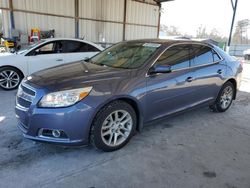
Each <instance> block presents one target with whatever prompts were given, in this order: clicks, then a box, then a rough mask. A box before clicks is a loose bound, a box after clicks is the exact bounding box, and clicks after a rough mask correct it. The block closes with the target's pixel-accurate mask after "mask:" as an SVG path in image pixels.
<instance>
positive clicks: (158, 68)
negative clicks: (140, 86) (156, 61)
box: [149, 65, 171, 74]
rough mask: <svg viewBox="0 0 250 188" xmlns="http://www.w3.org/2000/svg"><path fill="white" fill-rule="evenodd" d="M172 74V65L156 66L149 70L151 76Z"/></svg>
mask: <svg viewBox="0 0 250 188" xmlns="http://www.w3.org/2000/svg"><path fill="white" fill-rule="evenodd" d="M170 72H171V66H170V65H154V66H153V67H151V68H150V69H149V74H157V73H170Z"/></svg>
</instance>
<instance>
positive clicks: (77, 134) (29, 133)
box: [15, 103, 93, 146]
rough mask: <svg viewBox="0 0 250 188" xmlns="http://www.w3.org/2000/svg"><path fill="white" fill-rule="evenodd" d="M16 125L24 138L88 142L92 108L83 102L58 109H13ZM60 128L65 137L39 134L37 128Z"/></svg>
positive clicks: (51, 141)
mask: <svg viewBox="0 0 250 188" xmlns="http://www.w3.org/2000/svg"><path fill="white" fill-rule="evenodd" d="M15 111H16V117H17V119H18V127H19V128H20V130H21V131H22V132H23V135H24V137H25V138H28V139H32V140H35V141H41V142H49V143H55V144H62V145H76V146H77V145H85V144H88V140H89V131H90V126H91V120H92V119H91V117H92V114H93V109H92V108H91V107H89V106H87V105H85V104H81V103H78V104H77V105H75V106H72V107H68V108H60V109H46V108H33V109H32V110H31V109H29V110H28V111H23V110H20V109H19V108H16V109H15ZM41 129H48V130H60V131H63V132H64V133H65V134H66V135H67V138H53V137H46V136H42V135H39V130H41Z"/></svg>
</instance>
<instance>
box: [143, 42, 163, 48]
mask: <svg viewBox="0 0 250 188" xmlns="http://www.w3.org/2000/svg"><path fill="white" fill-rule="evenodd" d="M143 46H145V47H151V48H159V47H160V46H161V44H157V43H145V44H143Z"/></svg>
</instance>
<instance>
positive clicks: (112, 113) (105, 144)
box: [90, 100, 137, 152]
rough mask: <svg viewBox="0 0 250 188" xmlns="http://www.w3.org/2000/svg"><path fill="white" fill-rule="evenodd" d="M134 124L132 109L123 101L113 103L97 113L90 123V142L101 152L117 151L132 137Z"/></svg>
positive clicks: (135, 118) (135, 120) (135, 122)
mask: <svg viewBox="0 0 250 188" xmlns="http://www.w3.org/2000/svg"><path fill="white" fill-rule="evenodd" d="M136 124H137V117H136V113H135V111H134V109H133V107H132V106H130V105H129V104H128V103H126V102H124V101H120V100H118V101H114V102H112V103H110V104H108V105H106V106H105V107H104V108H102V109H101V110H100V111H99V112H98V113H97V115H96V117H95V119H94V121H93V123H92V128H91V135H90V141H91V143H92V145H94V146H95V147H96V148H97V149H100V150H103V151H107V152H110V151H115V150H118V149H120V148H122V147H123V146H125V145H126V144H127V143H128V142H129V140H130V139H131V137H132V136H133V135H134V133H135V128H136Z"/></svg>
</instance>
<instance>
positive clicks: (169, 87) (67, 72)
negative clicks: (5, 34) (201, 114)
mask: <svg viewBox="0 0 250 188" xmlns="http://www.w3.org/2000/svg"><path fill="white" fill-rule="evenodd" d="M241 72H242V65H241V64H240V63H239V62H238V61H236V60H235V59H234V58H232V57H230V56H229V55H227V54H226V53H225V52H224V51H222V50H221V49H219V48H218V47H216V46H214V45H212V44H208V43H204V42H196V41H191V40H159V39H152V40H135V41H127V42H121V43H118V44H116V45H114V46H112V47H110V48H108V49H106V50H104V51H103V52H101V53H99V54H98V55H96V56H94V57H93V58H91V59H89V60H87V61H80V62H75V63H70V64H66V65H62V66H57V67H54V68H50V69H46V70H43V71H40V72H37V73H34V74H32V75H31V76H29V77H27V78H25V79H24V80H23V82H22V83H21V85H20V87H19V90H18V93H17V100H16V101H17V102H16V115H17V118H18V122H19V123H18V126H19V128H20V129H21V131H22V132H23V135H24V137H26V138H29V139H32V140H36V141H42V142H49V143H56V144H63V145H83V144H89V143H91V144H92V145H94V146H95V147H96V148H99V149H102V150H104V151H114V150H117V149H120V148H121V147H123V146H125V145H126V144H127V143H128V141H129V140H130V139H131V137H132V136H133V135H134V134H135V132H136V131H141V130H142V129H143V126H144V124H145V123H146V122H149V121H152V120H155V119H158V118H162V117H165V116H169V115H172V114H176V113H179V112H183V111H185V110H188V109H191V108H196V107H199V106H204V105H205V106H206V105H207V106H210V108H211V109H212V110H213V111H215V112H224V111H226V110H227V109H228V108H229V107H230V105H231V103H232V101H233V100H234V99H235V97H236V91H237V88H238V87H239V85H240V82H239V81H240V76H241Z"/></svg>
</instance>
